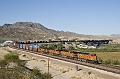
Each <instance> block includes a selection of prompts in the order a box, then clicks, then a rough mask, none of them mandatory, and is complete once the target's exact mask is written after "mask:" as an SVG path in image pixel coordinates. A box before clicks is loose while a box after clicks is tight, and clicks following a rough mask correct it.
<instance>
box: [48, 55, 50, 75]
mask: <svg viewBox="0 0 120 79" xmlns="http://www.w3.org/2000/svg"><path fill="white" fill-rule="evenodd" d="M49 61H50V59H49V56H48V74H49Z"/></svg>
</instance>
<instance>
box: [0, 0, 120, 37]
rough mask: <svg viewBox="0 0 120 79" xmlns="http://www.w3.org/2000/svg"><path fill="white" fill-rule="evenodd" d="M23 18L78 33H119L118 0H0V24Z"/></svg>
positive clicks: (119, 9) (55, 28)
mask: <svg viewBox="0 0 120 79" xmlns="http://www.w3.org/2000/svg"><path fill="white" fill-rule="evenodd" d="M26 21H28V22H37V23H40V24H42V25H44V26H45V27H47V28H49V29H54V30H59V31H61V30H63V31H71V32H76V33H79V34H88V35H110V34H120V0H0V26H2V25H3V24H5V23H10V24H13V23H15V22H26Z"/></svg>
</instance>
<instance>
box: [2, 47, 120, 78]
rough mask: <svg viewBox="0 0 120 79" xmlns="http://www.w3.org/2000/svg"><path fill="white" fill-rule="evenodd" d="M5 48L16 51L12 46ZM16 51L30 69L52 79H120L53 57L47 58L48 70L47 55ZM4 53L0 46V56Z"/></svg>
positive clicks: (111, 74) (117, 76)
mask: <svg viewBox="0 0 120 79" xmlns="http://www.w3.org/2000/svg"><path fill="white" fill-rule="evenodd" d="M7 49H9V50H12V51H17V50H15V49H12V48H7ZM17 52H19V53H20V59H22V60H26V61H27V64H26V66H27V67H29V68H31V69H32V68H34V67H37V68H39V69H40V70H41V72H49V73H51V74H52V76H53V79H61V78H62V79H120V75H119V74H114V73H109V72H106V71H102V70H98V69H94V68H89V67H85V66H82V65H78V64H73V63H68V62H65V61H61V60H57V59H53V58H49V71H48V57H44V56H38V55H35V54H31V53H29V52H24V51H17ZM6 53H8V52H7V51H6V50H4V49H3V48H0V56H3V55H4V54H6ZM76 65H77V66H78V68H79V71H77V70H76V68H75V66H76Z"/></svg>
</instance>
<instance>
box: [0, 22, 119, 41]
mask: <svg viewBox="0 0 120 79" xmlns="http://www.w3.org/2000/svg"><path fill="white" fill-rule="evenodd" d="M112 37H113V35H112V36H94V35H85V34H77V33H74V32H69V31H66V32H65V31H57V30H53V29H49V28H46V27H45V26H43V25H42V24H40V23H35V22H16V23H13V24H4V25H2V26H0V42H3V41H6V40H13V41H26V40H33V39H34V40H44V39H45V40H48V39H53V40H59V39H61V40H71V39H78V40H94V39H95V40H99V39H102V40H103V39H105V40H106V39H112V40H117V42H120V40H118V39H119V38H118V37H117V39H116V38H112ZM115 42H116V41H115Z"/></svg>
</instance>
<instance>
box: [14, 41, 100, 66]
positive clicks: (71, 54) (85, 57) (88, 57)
mask: <svg viewBox="0 0 120 79" xmlns="http://www.w3.org/2000/svg"><path fill="white" fill-rule="evenodd" d="M12 46H13V47H15V48H20V49H25V50H30V51H35V52H39V53H46V54H51V55H56V56H60V57H65V58H69V59H72V60H78V61H84V62H89V63H96V64H97V63H98V60H97V55H96V54H91V53H86V52H75V51H60V50H57V49H54V50H53V49H45V48H42V47H40V46H38V45H34V44H18V43H14V44H13V45H12Z"/></svg>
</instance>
